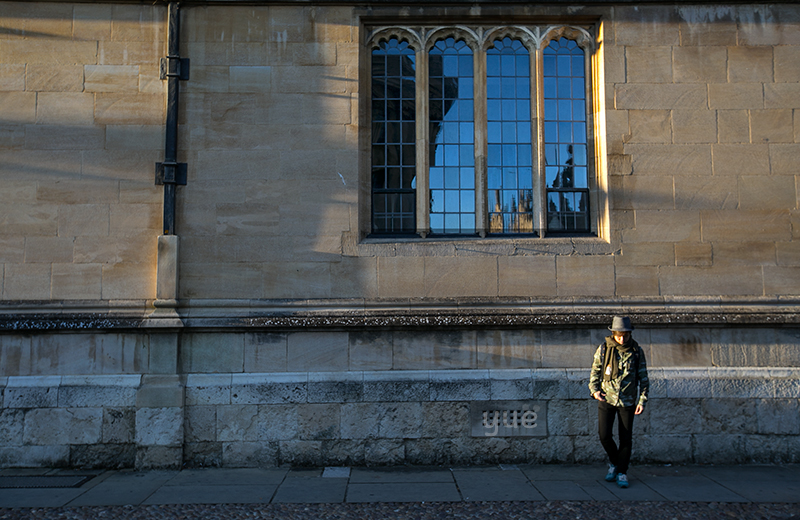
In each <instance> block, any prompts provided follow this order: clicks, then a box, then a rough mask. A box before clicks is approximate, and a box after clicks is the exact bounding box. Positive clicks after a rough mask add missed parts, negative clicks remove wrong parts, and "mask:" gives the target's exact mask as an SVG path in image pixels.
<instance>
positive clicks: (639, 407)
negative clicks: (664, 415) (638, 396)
mask: <svg viewBox="0 0 800 520" xmlns="http://www.w3.org/2000/svg"><path fill="white" fill-rule="evenodd" d="M643 411H644V406H642V405H640V404H637V405H636V411H635V412H633V413H634V415H641V414H642V412H643Z"/></svg>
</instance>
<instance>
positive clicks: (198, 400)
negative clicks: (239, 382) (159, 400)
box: [185, 374, 231, 406]
mask: <svg viewBox="0 0 800 520" xmlns="http://www.w3.org/2000/svg"><path fill="white" fill-rule="evenodd" d="M185 392H186V406H196V405H210V404H230V403H231V375H230V374H189V375H187V376H186V389H185Z"/></svg>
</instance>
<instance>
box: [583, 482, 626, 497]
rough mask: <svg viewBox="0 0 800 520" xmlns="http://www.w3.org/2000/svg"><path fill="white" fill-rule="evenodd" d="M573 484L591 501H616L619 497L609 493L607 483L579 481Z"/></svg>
mask: <svg viewBox="0 0 800 520" xmlns="http://www.w3.org/2000/svg"><path fill="white" fill-rule="evenodd" d="M575 484H577V486H578V487H579V488H581V489H582V490H583V492H584V493H586V494H587V495H589V496H590V497H591V498H592V500H598V501H617V500H619V497H618V496H617V495H615V494H614V493H612V492H611V489H610V487H609V486H608V484H609V483H608V482H606V481H597V480H579V481H576V482H575ZM614 486H616V484H614Z"/></svg>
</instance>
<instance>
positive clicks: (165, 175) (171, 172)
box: [156, 162, 186, 186]
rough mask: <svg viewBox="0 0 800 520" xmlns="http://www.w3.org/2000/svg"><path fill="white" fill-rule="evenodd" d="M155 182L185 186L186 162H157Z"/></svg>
mask: <svg viewBox="0 0 800 520" xmlns="http://www.w3.org/2000/svg"><path fill="white" fill-rule="evenodd" d="M156 184H157V185H159V186H160V185H162V184H177V185H179V186H186V163H178V162H157V163H156Z"/></svg>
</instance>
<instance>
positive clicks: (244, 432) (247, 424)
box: [216, 405, 258, 441]
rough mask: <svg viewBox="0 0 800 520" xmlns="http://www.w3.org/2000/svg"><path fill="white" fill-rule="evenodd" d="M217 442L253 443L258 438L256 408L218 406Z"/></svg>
mask: <svg viewBox="0 0 800 520" xmlns="http://www.w3.org/2000/svg"><path fill="white" fill-rule="evenodd" d="M216 415H217V428H216V430H217V440H220V441H254V440H256V439H257V438H258V406H256V405H218V406H217V414H216Z"/></svg>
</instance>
